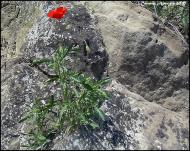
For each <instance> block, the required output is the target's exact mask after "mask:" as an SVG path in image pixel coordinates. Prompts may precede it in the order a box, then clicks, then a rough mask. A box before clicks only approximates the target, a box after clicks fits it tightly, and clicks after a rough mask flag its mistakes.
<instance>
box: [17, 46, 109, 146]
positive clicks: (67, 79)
mask: <svg viewBox="0 0 190 151" xmlns="http://www.w3.org/2000/svg"><path fill="white" fill-rule="evenodd" d="M77 51H78V50H77V49H74V48H71V47H70V48H69V47H67V46H65V47H64V49H63V48H62V47H60V48H59V49H58V50H57V51H56V52H55V55H54V56H53V57H52V58H50V59H40V60H34V61H33V62H32V64H33V65H34V66H37V65H40V64H45V63H46V64H47V65H48V67H49V68H50V69H53V71H54V72H55V75H54V76H51V77H50V79H48V81H46V82H47V83H51V82H56V83H57V84H58V88H60V89H57V91H56V93H57V94H58V95H59V96H60V97H56V96H50V97H49V98H48V99H46V103H45V104H43V103H42V102H41V100H42V99H39V98H37V99H36V100H34V101H33V105H32V107H31V110H30V111H29V112H28V113H27V114H26V115H25V117H23V118H22V119H21V120H20V122H23V121H25V120H26V121H27V122H28V123H29V124H30V125H33V127H32V129H31V130H30V132H29V140H28V145H27V147H28V148H30V149H43V148H45V147H47V145H48V143H49V142H50V141H51V137H52V136H53V135H54V134H55V133H59V132H61V131H64V132H65V133H70V132H72V131H74V130H75V129H76V128H78V127H79V126H81V125H89V126H91V127H92V128H97V127H99V125H98V124H97V123H96V122H95V121H94V120H93V117H94V116H97V117H99V119H101V120H105V115H104V113H103V112H102V111H101V109H100V108H99V107H100V105H101V103H102V102H103V101H104V100H105V99H108V95H107V94H106V92H105V91H103V89H102V87H103V85H104V84H106V83H107V82H109V79H103V80H99V81H96V80H94V79H92V78H91V77H89V76H87V75H85V74H83V73H78V72H75V71H70V70H68V69H67V67H66V66H65V57H66V56H67V55H69V54H70V53H76V52H77Z"/></svg>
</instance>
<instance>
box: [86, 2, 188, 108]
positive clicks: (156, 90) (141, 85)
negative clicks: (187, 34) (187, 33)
mask: <svg viewBox="0 0 190 151" xmlns="http://www.w3.org/2000/svg"><path fill="white" fill-rule="evenodd" d="M84 4H85V6H86V7H87V8H88V9H89V11H90V12H94V13H93V14H94V15H95V16H96V17H97V20H98V23H97V27H98V29H99V30H100V32H101V34H102V37H103V40H104V43H105V46H106V48H107V49H106V50H107V52H108V54H109V60H110V66H109V68H108V70H109V73H110V76H112V77H114V78H117V79H118V81H119V82H121V83H122V84H124V85H126V86H127V87H128V88H130V90H131V91H134V92H136V93H138V94H140V95H142V96H143V97H144V98H145V99H146V100H148V101H155V102H160V103H161V104H164V102H167V101H166V100H168V99H170V100H171V99H172V101H173V102H176V97H177V95H179V96H181V95H185V97H178V102H180V104H181V106H183V107H179V108H178V109H177V110H178V111H182V110H183V109H184V110H186V109H187V108H188V106H189V101H188V100H189V99H188V98H189V93H188V92H189V57H188V56H189V48H188V47H187V46H185V44H183V42H182V40H181V39H180V38H179V37H178V36H177V35H176V34H175V33H174V32H173V31H171V30H170V29H168V28H167V27H165V26H164V25H163V24H162V23H161V22H160V21H159V19H158V18H156V17H154V16H153V15H152V13H151V12H149V11H148V10H146V9H144V8H141V7H140V6H136V5H134V4H132V3H130V2H92V3H89V2H84ZM110 10H112V11H110ZM176 103H177V102H176ZM163 106H165V105H163ZM174 108H175V107H174ZM174 108H172V107H170V109H172V110H175V109H174Z"/></svg>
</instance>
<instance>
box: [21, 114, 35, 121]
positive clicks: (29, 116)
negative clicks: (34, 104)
mask: <svg viewBox="0 0 190 151" xmlns="http://www.w3.org/2000/svg"><path fill="white" fill-rule="evenodd" d="M31 117H32V115H31V114H29V115H26V116H25V117H23V118H21V119H20V120H19V123H22V122H24V121H26V120H27V119H29V118H31Z"/></svg>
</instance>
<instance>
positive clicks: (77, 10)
mask: <svg viewBox="0 0 190 151" xmlns="http://www.w3.org/2000/svg"><path fill="white" fill-rule="evenodd" d="M65 5H67V3H65ZM71 5H73V7H71V8H70V9H69V11H68V13H67V14H65V16H64V17H63V19H61V20H60V21H58V20H56V19H51V18H48V17H47V12H48V10H50V8H52V6H51V5H49V4H48V3H44V4H43V7H42V8H43V14H44V15H43V16H41V17H39V19H38V21H37V22H36V24H35V25H34V26H33V28H32V29H31V31H30V32H29V34H28V39H27V42H26V44H25V46H23V53H24V56H23V58H24V59H26V60H30V59H34V58H42V57H45V58H49V57H52V55H53V53H54V52H55V50H57V49H58V48H59V46H60V45H62V46H64V44H65V43H66V44H67V45H69V46H72V45H79V48H80V56H79V57H78V58H76V57H74V58H72V60H73V63H72V65H71V64H70V65H71V66H77V68H86V69H81V70H85V71H86V70H88V72H92V73H93V75H94V76H95V78H97V79H100V78H101V77H102V75H103V72H104V71H105V67H106V66H107V62H108V56H107V54H106V51H105V48H104V45H103V41H102V39H101V37H100V34H99V33H98V31H97V30H95V29H94V27H93V20H92V18H91V16H90V15H89V13H88V12H87V10H86V9H85V7H84V6H82V5H74V4H71ZM86 47H89V49H90V52H87V50H86ZM77 59H78V61H77ZM79 60H80V61H79ZM86 62H88V65H87V64H85V63H86ZM84 66H86V67H84ZM94 67H95V68H96V69H95V68H94ZM75 69H76V68H75ZM79 70H80V69H79Z"/></svg>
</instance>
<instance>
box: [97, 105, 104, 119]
mask: <svg viewBox="0 0 190 151" xmlns="http://www.w3.org/2000/svg"><path fill="white" fill-rule="evenodd" d="M95 110H96V112H97V113H98V115H99V116H100V117H101V119H102V120H103V121H105V114H104V113H103V112H102V110H100V109H99V108H97V107H96V108H95Z"/></svg>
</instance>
